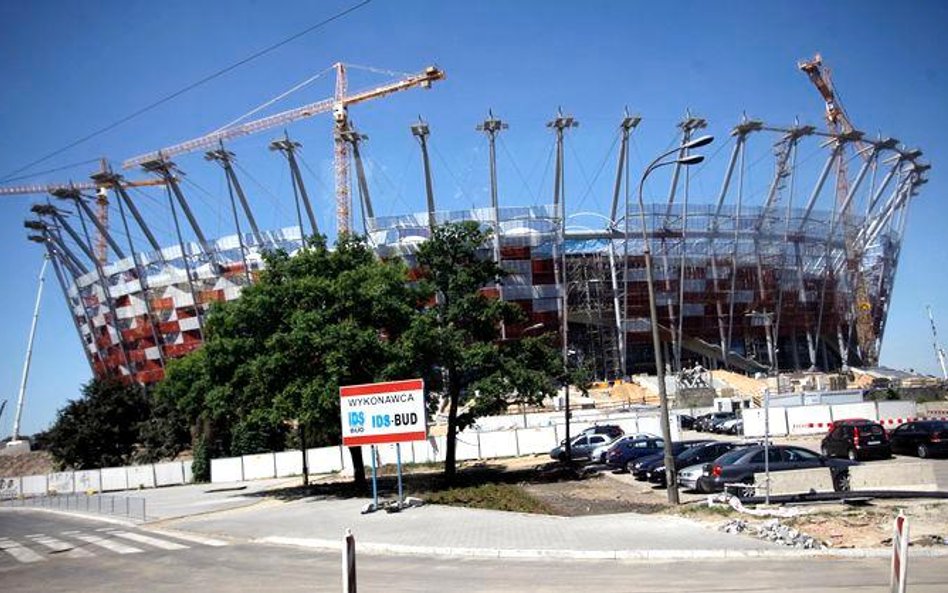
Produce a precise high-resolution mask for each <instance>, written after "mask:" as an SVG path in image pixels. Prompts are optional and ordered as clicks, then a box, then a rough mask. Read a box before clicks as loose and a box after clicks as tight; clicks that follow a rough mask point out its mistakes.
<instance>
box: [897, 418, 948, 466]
mask: <svg viewBox="0 0 948 593" xmlns="http://www.w3.org/2000/svg"><path fill="white" fill-rule="evenodd" d="M889 444H890V446H891V448H892V452H893V453H905V454H908V455H918V456H919V457H921V458H923V459H924V458H926V457H932V456H935V455H945V454H948V422H945V421H942V420H916V421H915V422H906V423H905V424H900V425H899V426H897V427H896V428H895V430H893V431H892V433H891V434H890V435H889Z"/></svg>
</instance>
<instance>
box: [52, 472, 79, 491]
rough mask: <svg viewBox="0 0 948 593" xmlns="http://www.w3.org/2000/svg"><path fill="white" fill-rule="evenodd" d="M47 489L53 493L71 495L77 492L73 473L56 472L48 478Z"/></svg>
mask: <svg viewBox="0 0 948 593" xmlns="http://www.w3.org/2000/svg"><path fill="white" fill-rule="evenodd" d="M46 482H47V485H48V486H47V487H48V488H49V490H50V491H51V492H57V493H59V494H70V493H72V492H75V491H76V485H75V474H74V473H73V472H55V473H52V474H48V475H47V476H46Z"/></svg>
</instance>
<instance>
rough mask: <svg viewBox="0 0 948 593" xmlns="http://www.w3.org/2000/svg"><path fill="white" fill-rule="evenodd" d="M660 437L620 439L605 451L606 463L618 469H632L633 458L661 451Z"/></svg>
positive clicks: (662, 442)
mask: <svg viewBox="0 0 948 593" xmlns="http://www.w3.org/2000/svg"><path fill="white" fill-rule="evenodd" d="M664 446H665V441H663V440H662V439H634V440H630V441H620V442H619V443H617V444H616V446H614V447H612V448H611V449H609V451H608V452H607V453H606V465H608V466H609V467H611V468H613V469H618V470H623V469H626V470H632V469H633V466H634V464H635V460H637V459H639V458H640V457H645V456H646V455H654V454H655V453H658V452H660V451H662V447H664Z"/></svg>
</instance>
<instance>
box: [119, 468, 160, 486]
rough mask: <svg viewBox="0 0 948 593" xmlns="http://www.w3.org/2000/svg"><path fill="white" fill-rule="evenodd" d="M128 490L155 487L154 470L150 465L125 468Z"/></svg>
mask: <svg viewBox="0 0 948 593" xmlns="http://www.w3.org/2000/svg"><path fill="white" fill-rule="evenodd" d="M125 475H126V476H127V478H128V487H129V489H130V490H136V489H140V488H154V487H155V468H154V467H153V466H151V465H130V466H128V467H126V468H125Z"/></svg>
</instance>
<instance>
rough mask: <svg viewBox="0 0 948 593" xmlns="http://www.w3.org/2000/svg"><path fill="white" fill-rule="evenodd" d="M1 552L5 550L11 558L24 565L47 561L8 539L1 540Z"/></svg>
mask: <svg viewBox="0 0 948 593" xmlns="http://www.w3.org/2000/svg"><path fill="white" fill-rule="evenodd" d="M0 550H3V551H4V552H6V553H7V554H9V555H10V556H13V557H14V558H16V559H17V560H19V561H20V562H24V563H30V562H42V561H43V560H45V558H43V557H42V556H40V555H39V554H37V553H36V552H34V551H33V550H31V549H29V548H27V547H24V546H22V545H20V544H18V543H16V542H14V541H10V540H8V539H4V540H0Z"/></svg>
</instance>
